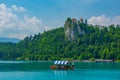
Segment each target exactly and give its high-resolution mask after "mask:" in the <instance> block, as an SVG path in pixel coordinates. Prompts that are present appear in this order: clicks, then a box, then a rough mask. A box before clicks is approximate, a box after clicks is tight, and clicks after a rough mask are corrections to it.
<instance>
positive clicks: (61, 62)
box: [54, 60, 68, 65]
mask: <svg viewBox="0 0 120 80" xmlns="http://www.w3.org/2000/svg"><path fill="white" fill-rule="evenodd" d="M54 64H55V65H67V64H68V61H57V60H56V61H55V62H54Z"/></svg>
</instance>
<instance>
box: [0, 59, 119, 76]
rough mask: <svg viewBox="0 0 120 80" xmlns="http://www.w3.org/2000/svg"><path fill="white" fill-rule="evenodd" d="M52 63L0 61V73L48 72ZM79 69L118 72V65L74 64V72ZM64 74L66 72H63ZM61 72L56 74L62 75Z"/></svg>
mask: <svg viewBox="0 0 120 80" xmlns="http://www.w3.org/2000/svg"><path fill="white" fill-rule="evenodd" d="M52 64H53V62H40V61H0V71H40V70H50V65H52ZM79 69H108V70H120V63H94V62H93V63H83V62H75V70H79ZM65 72H66V71H65ZM65 72H63V71H60V72H59V71H58V72H56V73H59V74H62V73H63V74H64V73H65Z"/></svg>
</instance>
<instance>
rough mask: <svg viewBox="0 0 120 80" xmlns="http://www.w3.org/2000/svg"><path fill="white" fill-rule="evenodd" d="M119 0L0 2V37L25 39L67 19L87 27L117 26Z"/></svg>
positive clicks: (13, 0)
mask: <svg viewBox="0 0 120 80" xmlns="http://www.w3.org/2000/svg"><path fill="white" fill-rule="evenodd" d="M119 4H120V0H0V37H7V38H19V39H24V38H25V37H26V36H29V35H34V34H37V33H39V32H40V33H41V32H44V31H47V30H50V29H54V28H58V27H63V26H64V22H65V20H66V19H67V18H68V17H71V18H76V19H80V18H81V17H82V18H83V19H87V20H88V24H92V25H103V26H108V25H111V24H115V25H116V24H120V6H119Z"/></svg>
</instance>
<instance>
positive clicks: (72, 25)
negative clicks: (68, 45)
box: [64, 18, 87, 41]
mask: <svg viewBox="0 0 120 80" xmlns="http://www.w3.org/2000/svg"><path fill="white" fill-rule="evenodd" d="M86 25H87V20H85V22H84V21H83V19H82V18H81V19H80V20H76V19H75V18H73V19H71V18H68V19H67V20H66V22H65V25H64V30H65V36H66V38H67V39H68V40H69V41H74V40H76V39H77V38H78V36H79V35H84V34H85V30H84V27H85V26H86Z"/></svg>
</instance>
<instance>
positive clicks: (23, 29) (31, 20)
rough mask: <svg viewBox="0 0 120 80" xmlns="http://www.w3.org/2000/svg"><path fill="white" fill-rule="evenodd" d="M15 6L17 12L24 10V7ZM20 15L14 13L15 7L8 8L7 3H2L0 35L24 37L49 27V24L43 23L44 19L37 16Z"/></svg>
mask: <svg viewBox="0 0 120 80" xmlns="http://www.w3.org/2000/svg"><path fill="white" fill-rule="evenodd" d="M14 8H16V11H17V12H20V11H24V10H23V9H24V8H23V9H22V8H17V7H16V5H14ZM18 15H19V13H18V14H15V13H14V10H13V7H12V8H8V7H7V6H6V5H5V4H3V3H2V4H0V37H9V38H19V39H23V38H24V37H25V36H27V35H33V34H37V33H39V32H43V31H44V30H47V29H48V26H46V25H43V24H42V21H41V20H40V19H38V18H37V17H35V16H32V17H29V16H26V15H25V14H24V15H22V17H21V16H18Z"/></svg>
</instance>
